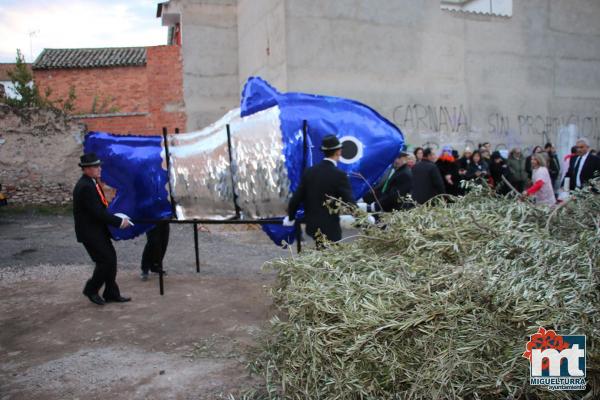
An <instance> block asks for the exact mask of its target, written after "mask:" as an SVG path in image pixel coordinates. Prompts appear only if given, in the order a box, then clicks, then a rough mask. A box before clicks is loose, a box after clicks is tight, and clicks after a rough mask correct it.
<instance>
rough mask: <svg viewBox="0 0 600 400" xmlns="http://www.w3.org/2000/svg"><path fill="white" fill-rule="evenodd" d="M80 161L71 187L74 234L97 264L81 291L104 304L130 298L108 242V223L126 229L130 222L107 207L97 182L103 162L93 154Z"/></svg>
mask: <svg viewBox="0 0 600 400" xmlns="http://www.w3.org/2000/svg"><path fill="white" fill-rule="evenodd" d="M80 161H81V162H80V163H79V166H80V167H81V170H82V171H83V175H82V176H81V178H79V181H78V182H77V184H76V185H75V188H74V189H73V217H74V219H75V235H76V237H77V241H78V242H80V243H82V244H83V247H85V250H86V251H87V252H88V254H89V255H90V257H91V258H92V261H94V263H95V264H96V267H95V268H94V273H93V275H92V277H91V278H90V279H89V280H88V281H87V283H86V284H85V287H84V289H83V294H84V295H85V296H87V297H88V298H89V299H90V301H91V302H92V303H95V304H98V305H104V303H105V302H113V301H114V302H126V301H130V300H131V298H130V297H125V296H122V295H121V292H120V291H119V286H118V285H117V282H116V277H117V253H116V252H115V248H114V247H113V244H112V242H111V236H110V232H109V231H108V225H112V226H115V227H118V228H121V229H125V228H127V227H129V226H131V225H132V224H131V222H130V221H129V218H128V217H127V216H126V215H124V214H121V215H122V217H119V216H117V215H113V214H110V213H109V212H108V211H107V210H106V208H107V207H108V202H107V201H106V197H105V196H104V192H103V190H102V187H101V186H100V185H99V179H100V175H101V173H102V167H101V164H102V162H101V161H100V160H99V159H98V157H97V156H96V154H95V153H88V154H84V155H83V156H81V159H80ZM102 286H104V293H103V296H102V297H100V296H99V294H98V293H99V291H100V288H101V287H102Z"/></svg>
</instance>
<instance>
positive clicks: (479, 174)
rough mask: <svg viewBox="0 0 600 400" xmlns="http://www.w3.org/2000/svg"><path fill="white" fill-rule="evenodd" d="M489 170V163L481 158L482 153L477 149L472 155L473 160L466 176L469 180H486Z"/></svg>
mask: <svg viewBox="0 0 600 400" xmlns="http://www.w3.org/2000/svg"><path fill="white" fill-rule="evenodd" d="M488 174H489V170H488V165H487V163H486V162H485V161H483V159H482V158H481V154H480V153H479V151H478V150H475V151H474V152H473V154H472V155H471V162H470V163H469V166H468V168H467V174H466V178H467V179H468V180H478V181H480V182H486V181H487V178H488Z"/></svg>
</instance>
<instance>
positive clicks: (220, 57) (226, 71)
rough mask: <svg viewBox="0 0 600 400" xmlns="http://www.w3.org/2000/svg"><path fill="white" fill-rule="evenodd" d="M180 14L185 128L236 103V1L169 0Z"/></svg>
mask: <svg viewBox="0 0 600 400" xmlns="http://www.w3.org/2000/svg"><path fill="white" fill-rule="evenodd" d="M168 12H179V13H180V14H181V26H182V47H183V85H184V100H185V110H186V114H187V131H192V130H197V129H200V128H203V127H205V126H207V125H209V124H210V123H212V122H214V121H215V120H217V119H218V118H220V117H221V116H223V114H225V113H226V112H227V111H229V110H231V109H232V108H235V107H236V106H239V102H240V100H239V98H240V92H239V79H238V32H237V1H236V0H193V1H191V0H190V1H179V0H172V1H171V2H170V3H169V5H168Z"/></svg>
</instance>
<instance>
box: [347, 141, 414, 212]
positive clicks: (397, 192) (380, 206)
mask: <svg viewBox="0 0 600 400" xmlns="http://www.w3.org/2000/svg"><path fill="white" fill-rule="evenodd" d="M408 156H409V154H408V153H406V152H404V151H401V152H400V153H398V155H397V156H396V158H395V159H394V163H393V164H392V168H391V169H390V171H389V172H386V173H385V174H384V179H383V180H382V181H380V182H379V183H378V184H377V185H376V186H375V187H374V188H373V191H371V192H369V193H367V194H366V195H365V196H364V197H363V200H364V201H365V203H366V204H363V203H358V204H357V205H358V207H359V208H360V209H362V210H364V211H367V212H377V211H386V212H390V211H393V210H400V209H403V208H406V207H407V204H406V203H405V202H404V201H402V198H403V197H404V196H406V195H408V194H410V192H411V190H412V171H411V169H410V167H409V166H408Z"/></svg>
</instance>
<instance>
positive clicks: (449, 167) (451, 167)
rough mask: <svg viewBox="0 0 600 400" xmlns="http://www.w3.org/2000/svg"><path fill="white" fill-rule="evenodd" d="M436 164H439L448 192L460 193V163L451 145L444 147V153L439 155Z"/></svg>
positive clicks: (456, 194)
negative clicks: (457, 161)
mask: <svg viewBox="0 0 600 400" xmlns="http://www.w3.org/2000/svg"><path fill="white" fill-rule="evenodd" d="M435 165H437V167H438V169H439V170H440V173H441V174H442V177H443V178H444V187H445V189H446V193H448V194H451V195H453V196H458V195H459V194H460V191H459V186H458V178H459V176H458V165H457V163H456V159H455V158H454V156H453V155H452V149H451V148H450V147H444V148H443V149H442V154H441V155H440V156H439V157H438V159H437V161H436V162H435Z"/></svg>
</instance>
